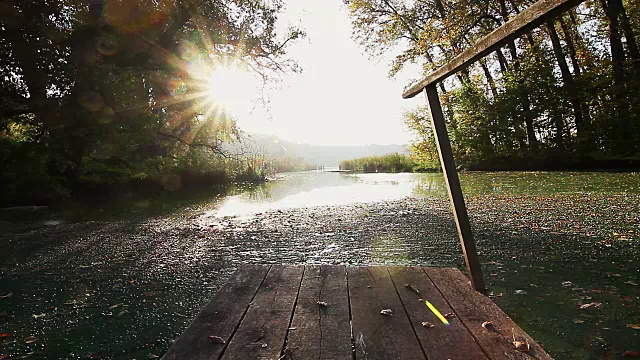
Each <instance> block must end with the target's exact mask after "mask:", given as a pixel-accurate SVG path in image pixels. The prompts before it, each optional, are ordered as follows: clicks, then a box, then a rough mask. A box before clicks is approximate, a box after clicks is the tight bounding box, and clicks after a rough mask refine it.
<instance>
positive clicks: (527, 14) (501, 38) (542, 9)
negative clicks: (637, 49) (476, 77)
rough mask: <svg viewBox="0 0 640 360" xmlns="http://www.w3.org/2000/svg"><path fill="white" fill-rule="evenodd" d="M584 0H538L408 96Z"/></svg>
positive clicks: (406, 92)
mask: <svg viewBox="0 0 640 360" xmlns="http://www.w3.org/2000/svg"><path fill="white" fill-rule="evenodd" d="M583 1H584V0H538V1H537V2H536V3H534V4H533V5H531V6H529V7H528V8H527V9H526V10H524V11H522V12H521V13H520V14H518V15H516V16H514V17H513V18H512V19H511V20H509V21H507V22H506V23H505V24H504V25H502V26H500V27H499V28H497V29H495V30H493V31H492V32H490V33H489V34H487V35H486V36H485V37H483V38H482V39H480V40H479V41H478V42H476V43H475V44H473V46H471V47H470V48H468V49H467V50H465V51H463V52H462V53H461V54H459V55H458V56H456V57H455V58H453V60H451V61H449V62H448V63H447V64H446V65H444V66H442V67H440V68H439V69H437V70H435V71H434V72H432V73H431V74H429V75H428V76H427V77H426V78H424V79H423V80H421V81H420V82H418V83H417V84H415V85H413V86H411V87H410V88H408V89H407V90H405V91H404V92H403V93H402V97H403V98H405V99H408V98H412V97H414V96H416V95H418V94H419V93H420V92H422V90H424V88H425V87H427V86H428V85H430V84H435V83H438V82H440V81H442V80H444V79H446V78H447V77H449V76H451V75H453V74H455V73H456V72H458V71H460V70H462V69H464V68H466V67H467V66H469V65H471V64H472V63H474V62H475V61H477V60H479V59H481V58H482V57H484V56H486V55H488V54H490V53H491V52H493V51H495V50H496V49H498V48H500V47H502V45H504V44H505V43H506V42H508V41H511V40H513V39H516V38H518V37H519V36H521V35H523V34H524V33H526V32H528V31H530V30H532V29H534V28H536V27H538V26H539V25H541V24H543V23H544V22H546V21H548V20H551V19H553V18H555V17H556V16H558V15H560V14H561V13H562V12H564V11H566V10H568V9H570V8H572V7H574V6H578V5H579V4H580V3H581V2H583Z"/></svg>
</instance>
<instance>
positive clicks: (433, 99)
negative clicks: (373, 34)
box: [426, 84, 485, 291]
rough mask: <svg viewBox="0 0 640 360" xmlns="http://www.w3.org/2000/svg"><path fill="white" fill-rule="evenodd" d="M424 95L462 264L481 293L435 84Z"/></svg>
mask: <svg viewBox="0 0 640 360" xmlns="http://www.w3.org/2000/svg"><path fill="white" fill-rule="evenodd" d="M426 93H427V99H428V100H429V108H430V109H431V125H432V126H433V133H434V134H435V139H436V144H437V146H438V154H440V165H441V166H442V172H443V173H444V179H445V181H446V183H447V190H448V191H449V200H450V202H451V208H452V209H453V219H454V220H455V222H456V228H457V229H458V237H459V238H460V245H461V247H462V254H463V255H464V261H465V263H466V264H467V270H469V274H471V283H472V285H473V287H474V288H475V289H476V290H478V291H484V290H485V284H484V279H483V277H482V268H481V267H480V261H479V260H478V252H477V251H476V242H475V240H474V239H473V233H472V232H471V224H470V223H469V215H468V214H467V206H466V205H465V203H464V196H463V195H462V188H461V187H460V179H459V178H458V170H457V168H456V163H455V160H454V159H453V151H452V150H451V141H450V140H449V135H448V134H447V125H446V123H445V121H444V115H443V113H442V106H440V99H439V98H438V89H437V88H436V84H431V85H429V86H427V88H426Z"/></svg>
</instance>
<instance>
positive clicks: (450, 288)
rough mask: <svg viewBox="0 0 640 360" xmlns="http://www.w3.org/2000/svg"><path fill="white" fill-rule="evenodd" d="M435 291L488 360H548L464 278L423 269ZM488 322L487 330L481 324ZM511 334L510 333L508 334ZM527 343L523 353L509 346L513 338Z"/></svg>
mask: <svg viewBox="0 0 640 360" xmlns="http://www.w3.org/2000/svg"><path fill="white" fill-rule="evenodd" d="M423 270H424V271H425V272H426V273H427V275H428V276H429V277H430V278H431V280H432V281H433V283H434V284H435V285H436V287H437V288H438V291H440V293H441V294H442V295H443V296H444V298H445V299H447V301H448V302H449V304H450V305H451V307H452V308H453V310H454V311H455V313H456V315H457V317H458V319H459V320H460V321H462V323H463V324H464V325H465V326H466V327H467V329H469V331H470V332H471V333H472V334H473V336H474V337H475V339H476V341H477V342H478V344H480V346H481V347H482V349H483V350H484V352H485V353H486V354H487V355H489V357H490V358H492V359H529V360H530V359H551V357H550V356H549V355H548V354H547V353H546V352H545V351H544V350H543V349H542V347H541V346H540V345H538V344H537V343H536V342H535V341H534V340H533V339H532V338H531V337H530V336H529V335H528V334H527V333H525V332H524V331H523V330H522V329H521V328H520V327H519V326H518V325H516V323H514V322H513V320H511V319H510V318H509V317H508V316H507V315H506V314H505V313H504V312H503V311H502V310H500V308H499V307H498V306H497V305H496V304H494V303H493V301H491V300H490V299H489V298H488V297H486V296H484V295H482V294H480V293H478V292H476V291H473V290H472V289H471V288H470V287H469V286H468V281H469V279H467V277H466V276H464V274H462V273H461V272H460V271H459V270H457V269H438V268H423ZM485 321H491V322H492V323H493V326H491V327H489V328H490V329H485V328H483V327H482V323H483V322H485ZM512 331H513V332H512ZM514 334H515V336H516V339H518V340H519V341H525V342H527V343H529V345H530V347H531V348H530V350H529V352H527V353H524V352H519V351H517V350H516V349H515V347H514V345H513V335H514Z"/></svg>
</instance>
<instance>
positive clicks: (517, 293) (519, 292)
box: [515, 290, 527, 295]
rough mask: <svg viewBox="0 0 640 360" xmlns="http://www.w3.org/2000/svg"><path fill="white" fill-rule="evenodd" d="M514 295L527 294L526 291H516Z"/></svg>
mask: <svg viewBox="0 0 640 360" xmlns="http://www.w3.org/2000/svg"><path fill="white" fill-rule="evenodd" d="M515 294H516V295H526V294H527V291H526V290H516V291H515Z"/></svg>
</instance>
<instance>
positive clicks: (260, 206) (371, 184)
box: [206, 171, 640, 217]
mask: <svg viewBox="0 0 640 360" xmlns="http://www.w3.org/2000/svg"><path fill="white" fill-rule="evenodd" d="M639 178H640V175H638V174H635V173H586V172H584V173H581V172H573V173H571V172H467V173H462V174H461V175H460V182H461V185H462V190H463V193H464V194H465V196H481V195H551V194H577V193H619V192H625V193H635V194H638V193H640V181H639ZM425 196H426V197H429V196H437V197H446V196H447V188H446V186H445V182H444V178H443V174H441V173H417V174H416V173H400V174H388V173H384V174H377V173H375V174H360V173H353V174H352V173H338V172H315V171H313V172H302V173H290V174H284V175H281V176H280V177H279V178H278V179H277V180H276V181H272V182H268V183H266V184H263V185H260V186H256V187H249V188H246V189H243V190H242V191H241V192H240V193H239V194H236V195H232V196H227V197H226V198H224V199H223V200H222V201H221V202H220V203H219V204H218V205H217V206H214V208H212V209H211V210H209V211H207V212H206V215H209V216H211V215H213V216H218V217H222V216H237V215H245V216H246V215H251V214H255V213H261V212H265V211H271V210H284V209H292V208H301V207H314V206H339V205H348V204H353V203H368V202H378V201H385V200H398V199H402V198H405V197H425Z"/></svg>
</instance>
